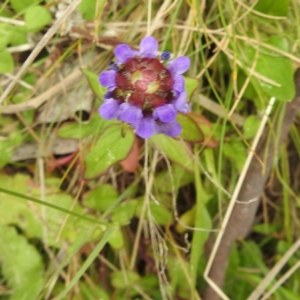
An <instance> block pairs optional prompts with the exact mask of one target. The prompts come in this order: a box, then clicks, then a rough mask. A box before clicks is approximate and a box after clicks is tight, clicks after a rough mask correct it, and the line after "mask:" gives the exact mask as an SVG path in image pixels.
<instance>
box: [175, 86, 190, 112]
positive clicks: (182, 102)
mask: <svg viewBox="0 0 300 300" xmlns="http://www.w3.org/2000/svg"><path fill="white" fill-rule="evenodd" d="M172 104H173V105H174V107H175V108H176V109H177V110H178V111H180V112H182V113H187V112H189V111H190V106H189V103H188V102H187V95H186V91H183V92H182V93H180V94H179V96H178V97H177V98H176V99H175V100H174V101H173V102H172Z"/></svg>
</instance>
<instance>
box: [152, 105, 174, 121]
mask: <svg viewBox="0 0 300 300" xmlns="http://www.w3.org/2000/svg"><path fill="white" fill-rule="evenodd" d="M176 115H177V111H176V109H175V108H174V106H173V105H172V104H165V105H162V106H159V107H157V108H156V109H155V111H154V112H153V117H154V118H155V119H159V120H160V121H162V122H172V121H174V120H175V117H176Z"/></svg>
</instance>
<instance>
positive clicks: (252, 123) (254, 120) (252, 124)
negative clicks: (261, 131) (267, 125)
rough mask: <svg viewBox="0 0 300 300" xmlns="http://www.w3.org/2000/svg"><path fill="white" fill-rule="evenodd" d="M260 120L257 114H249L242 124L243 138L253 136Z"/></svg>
mask: <svg viewBox="0 0 300 300" xmlns="http://www.w3.org/2000/svg"><path fill="white" fill-rule="evenodd" d="M260 122H261V121H260V120H259V118H258V117H257V116H249V117H248V118H247V119H246V120H245V123H244V125H243V129H244V138H245V139H251V138H253V137H254V136H255V134H256V132H257V130H258V128H259V125H260Z"/></svg>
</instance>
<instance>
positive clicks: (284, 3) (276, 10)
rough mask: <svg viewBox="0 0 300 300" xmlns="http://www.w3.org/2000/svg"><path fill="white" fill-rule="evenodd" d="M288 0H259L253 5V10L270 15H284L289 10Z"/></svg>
mask: <svg viewBox="0 0 300 300" xmlns="http://www.w3.org/2000/svg"><path fill="white" fill-rule="evenodd" d="M289 5H290V1H289V0H280V1H274V0H259V1H258V2H257V3H256V5H255V6H254V10H257V11H259V12H261V13H264V14H266V15H272V16H283V17H284V16H286V15H287V13H288V11H289Z"/></svg>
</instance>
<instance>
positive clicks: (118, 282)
mask: <svg viewBox="0 0 300 300" xmlns="http://www.w3.org/2000/svg"><path fill="white" fill-rule="evenodd" d="M125 278H126V279H125ZM139 280H140V276H139V275H138V274H137V273H135V272H132V271H126V272H123V271H118V272H115V273H113V274H112V275H111V284H112V285H113V286H114V287H115V288H117V289H124V288H126V287H128V286H131V285H133V284H135V283H137V282H138V281H139Z"/></svg>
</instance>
